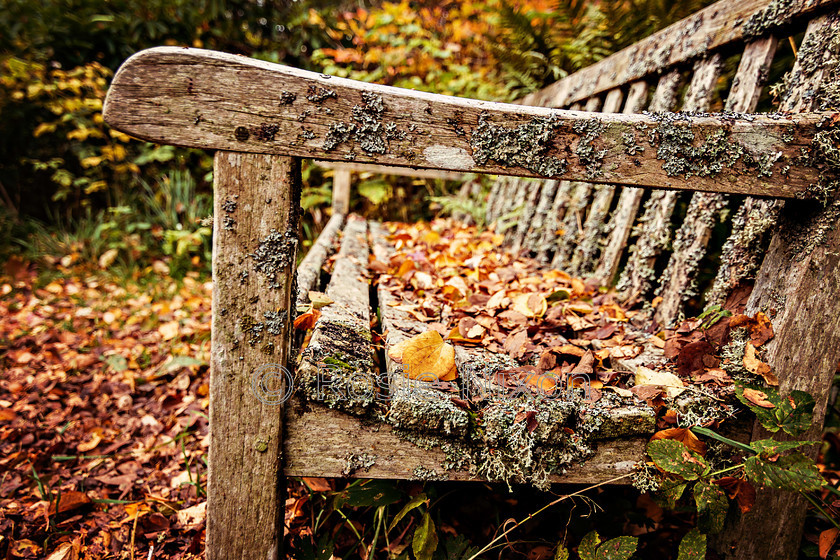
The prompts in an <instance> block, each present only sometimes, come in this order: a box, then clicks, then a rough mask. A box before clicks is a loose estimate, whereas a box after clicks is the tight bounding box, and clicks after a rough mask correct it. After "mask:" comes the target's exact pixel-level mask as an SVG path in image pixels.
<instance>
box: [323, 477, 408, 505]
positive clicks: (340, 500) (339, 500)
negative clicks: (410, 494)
mask: <svg viewBox="0 0 840 560" xmlns="http://www.w3.org/2000/svg"><path fill="white" fill-rule="evenodd" d="M401 497H402V493H401V492H400V491H399V490H398V489H397V485H396V483H395V482H392V481H389V480H368V481H365V482H364V483H362V484H357V485H355V486H350V487H349V488H347V489H346V490H344V491H342V492H341V493H340V494H338V495H337V496H336V504H335V507H336V509H338V508H340V507H342V506H343V505H345V504H347V505H350V506H353V507H369V506H377V507H378V506H387V505H390V504H393V503H396V502H398V501H400V498H401Z"/></svg>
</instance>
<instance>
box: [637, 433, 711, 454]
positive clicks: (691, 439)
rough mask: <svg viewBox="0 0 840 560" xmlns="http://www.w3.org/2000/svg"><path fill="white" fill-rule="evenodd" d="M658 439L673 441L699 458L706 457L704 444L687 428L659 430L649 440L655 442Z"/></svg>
mask: <svg viewBox="0 0 840 560" xmlns="http://www.w3.org/2000/svg"><path fill="white" fill-rule="evenodd" d="M658 439H674V440H677V441H679V442H682V443H683V445H685V446H686V447H687V448H689V449H690V450H691V451H694V452H695V453H697V454H699V455H700V456H705V455H706V444H705V443H703V442H702V441H700V440H699V439H698V438H697V436H695V435H694V433H693V432H692V431H691V430H689V429H688V428H668V429H665V430H659V431H658V432H656V433H655V434H653V437H652V438H650V440H651V441H656V440H658Z"/></svg>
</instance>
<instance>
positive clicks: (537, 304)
mask: <svg viewBox="0 0 840 560" xmlns="http://www.w3.org/2000/svg"><path fill="white" fill-rule="evenodd" d="M547 309H548V302H547V301H546V300H545V298H544V297H543V296H541V295H540V294H520V295H518V296H516V297H515V298H513V310H514V311H518V312H519V313H522V314H523V315H525V316H526V317H528V318H529V319H532V318H534V317H542V316H543V315H545V312H546V310H547Z"/></svg>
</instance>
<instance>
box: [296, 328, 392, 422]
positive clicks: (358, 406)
mask: <svg viewBox="0 0 840 560" xmlns="http://www.w3.org/2000/svg"><path fill="white" fill-rule="evenodd" d="M360 339H361V340H366V341H367V344H359V343H358V342H359V340H360ZM370 348H371V346H370V332H369V331H364V330H362V329H358V328H355V327H354V326H353V325H350V324H346V323H342V322H339V321H331V322H324V323H323V324H322V327H321V329H320V330H319V331H318V332H317V333H316V334H315V335H313V337H312V340H311V341H310V343H309V346H307V347H306V350H304V352H303V355H302V356H301V362H300V366H299V367H298V370H297V376H296V379H295V384H296V387H297V388H298V390H299V392H301V393H302V394H303V396H305V397H306V398H307V400H309V401H312V402H318V403H321V404H324V405H326V406H328V407H330V408H335V409H338V410H343V411H345V412H349V413H351V414H355V415H360V416H363V415H366V414H368V413H369V412H370V411H371V409H372V408H373V406H374V404H375V403H376V402H377V396H378V395H379V390H380V383H379V379H378V374H377V373H376V369H375V367H374V364H373V355H372V354H371V353H370Z"/></svg>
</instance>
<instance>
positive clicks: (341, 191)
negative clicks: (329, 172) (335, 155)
mask: <svg viewBox="0 0 840 560" xmlns="http://www.w3.org/2000/svg"><path fill="white" fill-rule="evenodd" d="M352 182H353V172H352V171H351V170H349V169H336V170H334V171H333V192H332V209H333V212H334V213H336V214H347V212H349V211H350V185H351V184H352Z"/></svg>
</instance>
